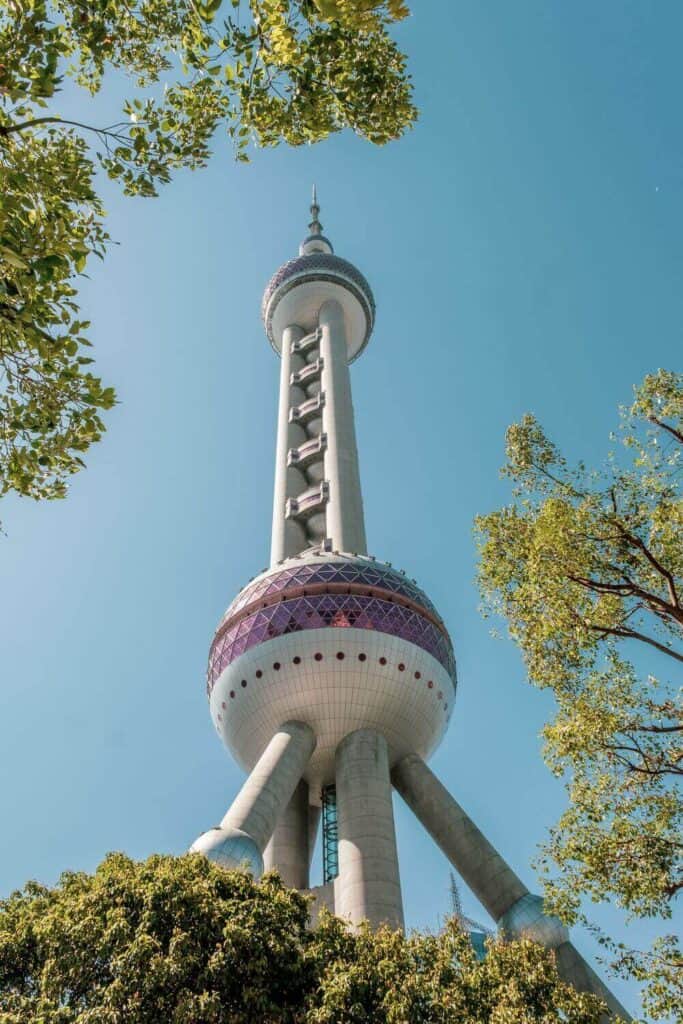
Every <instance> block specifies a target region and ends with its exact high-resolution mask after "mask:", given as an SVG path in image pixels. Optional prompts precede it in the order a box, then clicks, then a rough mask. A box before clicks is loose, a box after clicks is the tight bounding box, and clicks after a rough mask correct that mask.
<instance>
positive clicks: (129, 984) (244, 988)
mask: <svg viewBox="0 0 683 1024" xmlns="http://www.w3.org/2000/svg"><path fill="white" fill-rule="evenodd" d="M307 922H308V899H307V897H305V896H303V895H302V894H300V893H298V892H296V891H294V890H288V889H285V888H284V886H283V885H282V883H281V881H280V879H279V878H278V876H277V875H274V874H271V875H267V876H265V877H264V878H263V879H262V880H261V882H258V883H257V882H254V881H253V879H252V878H251V876H249V875H247V874H244V873H242V872H238V871H237V872H236V871H233V872H227V871H224V870H223V869H222V868H219V867H216V866H215V865H213V864H211V863H210V862H209V861H208V860H206V859H205V858H203V857H201V856H200V855H198V854H193V855H187V856H184V857H162V856H155V857H151V858H150V859H149V860H147V861H145V862H144V863H136V862H134V861H132V860H130V859H129V858H127V857H125V856H124V855H122V854H111V855H110V856H109V857H107V858H106V859H105V860H104V861H103V863H102V864H101V865H100V867H99V868H98V869H97V871H96V872H95V874H94V875H87V874H82V873H78V874H77V873H66V874H64V875H62V878H61V880H60V882H59V884H58V885H57V886H56V887H55V888H53V889H48V888H45V887H43V886H40V885H37V884H36V883H29V884H28V885H27V886H26V887H25V888H24V890H23V891H21V892H17V893H14V894H13V895H12V896H10V897H9V898H8V899H6V900H4V901H2V902H0V1021H1V1022H2V1024H90V1022H92V1024H95V1022H97V1024H159V1021H164V1022H165V1024H362V1022H368V1024H370V1022H371V1024H404V1022H407V1021H410V1024H483V1022H489V1021H490V1022H491V1024H503V1022H506V1024H508V1022H509V1024H517V1022H519V1024H532V1022H534V1021H537V1022H539V1024H553V1022H555V1021H557V1020H558V1019H561V1020H563V1021H565V1022H566V1024H597V1021H598V1019H599V1014H600V1011H601V1004H600V1001H599V1000H598V999H596V997H595V996H589V995H585V994H579V993H577V992H575V991H574V990H573V989H572V988H571V987H570V986H568V985H566V984H565V983H564V982H562V981H560V979H559V978H558V975H557V972H556V970H555V964H554V960H553V956H552V954H551V953H549V952H548V951H547V950H544V949H543V948H541V947H540V946H536V945H534V944H533V943H531V942H527V941H525V942H517V943H510V944H505V943H502V942H497V941H494V940H490V941H489V953H488V956H487V958H486V960H485V961H483V962H480V961H478V960H477V957H476V956H475V954H474V951H473V949H472V946H471V944H470V943H469V940H468V938H467V936H466V934H465V933H464V932H462V931H461V930H460V929H459V927H458V926H457V924H455V923H451V924H450V925H449V926H448V927H447V928H446V930H445V931H444V933H443V934H441V935H438V936H433V935H420V934H414V935H411V936H410V937H406V936H405V935H403V933H401V932H392V931H390V930H389V929H381V930H380V931H378V932H372V931H370V930H369V929H367V928H363V929H361V930H360V931H359V932H357V933H354V932H351V931H350V930H348V929H347V928H346V927H345V925H344V924H343V923H342V922H341V921H340V920H339V919H337V918H333V917H331V916H330V915H324V916H323V919H322V921H321V923H320V924H319V926H318V927H317V928H315V929H309V928H308V927H307Z"/></svg>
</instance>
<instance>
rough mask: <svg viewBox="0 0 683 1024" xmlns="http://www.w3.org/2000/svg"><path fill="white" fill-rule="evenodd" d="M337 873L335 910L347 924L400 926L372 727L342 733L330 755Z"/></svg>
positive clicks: (394, 861) (387, 784)
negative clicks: (333, 756)
mask: <svg viewBox="0 0 683 1024" xmlns="http://www.w3.org/2000/svg"><path fill="white" fill-rule="evenodd" d="M336 781H337V814H338V828H339V875H338V877H337V878H336V879H335V885H334V899H335V912H336V913H337V914H338V916H339V917H343V918H345V919H346V920H347V921H350V922H351V924H353V925H359V924H360V923H361V921H368V922H369V924H370V925H371V926H372V927H373V928H377V927H379V925H381V924H388V925H390V926H391V927H392V928H402V927H403V901H402V899H401V881H400V878H399V873H398V855H397V852H396V833H395V830H394V810H393V807H392V804H391V796H392V794H391V780H390V778H389V754H388V750H387V742H386V740H385V739H384V737H383V736H380V734H379V733H377V732H375V731H374V730H373V729H358V730H357V731H356V732H352V733H350V734H349V735H348V736H345V737H344V739H343V740H342V741H341V743H340V744H339V746H338V747H337V754H336Z"/></svg>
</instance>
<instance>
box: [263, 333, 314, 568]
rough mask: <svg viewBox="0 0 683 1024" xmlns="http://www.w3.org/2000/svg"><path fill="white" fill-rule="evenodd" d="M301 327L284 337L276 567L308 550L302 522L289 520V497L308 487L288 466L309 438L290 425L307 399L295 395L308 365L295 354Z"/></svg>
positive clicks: (275, 519)
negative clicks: (292, 413) (296, 375)
mask: <svg viewBox="0 0 683 1024" xmlns="http://www.w3.org/2000/svg"><path fill="white" fill-rule="evenodd" d="M303 336H304V331H303V330H302V329H301V327H297V326H296V325H292V326H291V327H286V328H285V330H284V332H283V335H282V356H281V362H280V404H279V407H278V421H277V445H276V450H275V490H274V495H273V531H272V540H271V551H270V564H271V565H275V564H276V563H277V562H280V561H281V560H282V559H283V558H288V557H290V556H291V555H296V554H298V553H299V551H301V550H302V549H303V548H305V547H306V539H305V536H304V531H303V528H302V526H301V524H300V523H297V522H296V521H295V520H291V519H286V518H285V504H286V502H287V498H293V497H296V495H297V494H299V493H301V491H302V490H304V488H305V486H306V481H305V479H304V477H303V475H302V473H301V472H300V471H299V470H298V469H296V468H295V467H292V466H288V465H287V453H288V451H289V449H290V448H292V447H294V446H296V445H297V444H300V443H301V442H302V441H303V440H304V439H305V437H306V434H305V431H304V430H302V428H301V427H300V426H298V425H297V424H296V423H290V422H289V410H290V409H291V407H292V405H293V404H294V402H295V401H300V400H302V399H303V397H304V396H303V392H300V391H299V389H296V392H295V394H292V392H293V390H294V389H293V388H292V384H291V375H292V373H293V372H295V371H296V370H300V369H301V368H302V366H304V363H305V361H304V359H303V358H302V357H301V356H298V355H296V354H295V353H293V352H292V345H293V344H294V342H295V341H298V340H299V339H300V338H303Z"/></svg>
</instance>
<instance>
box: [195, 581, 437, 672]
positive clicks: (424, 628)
mask: <svg viewBox="0 0 683 1024" xmlns="http://www.w3.org/2000/svg"><path fill="white" fill-rule="evenodd" d="M327 625H331V626H350V625H355V626H356V627H357V628H361V629H372V630H375V631H376V632H378V633H388V634H389V635H390V636H397V637H401V639H403V640H408V641H410V642H411V643H414V644H416V645H417V646H418V647H421V648H422V649H423V650H425V651H427V652H428V653H429V654H431V655H432V656H433V657H434V658H436V659H437V661H439V662H440V663H441V664H442V665H443V667H444V668H445V669H446V671H447V672H448V674H449V675H450V677H451V679H452V680H453V683H454V684H455V682H456V671H455V659H454V656H453V648H452V646H451V643H450V640H449V639H448V637H447V636H446V635H445V634H444V633H443V632H442V631H441V630H440V629H439V628H438V627H437V626H435V625H434V623H432V622H430V621H429V619H425V618H424V617H423V616H422V615H420V614H419V612H417V611H413V609H411V608H405V607H403V606H402V605H398V604H392V603H391V602H390V601H383V600H381V599H380V598H377V597H359V596H358V595H357V594H355V595H351V594H314V595H311V596H309V597H295V598H291V599H289V600H287V599H285V600H283V601H282V602H281V603H279V604H277V605H271V606H270V607H268V608H260V609H258V610H257V611H255V612H253V613H252V614H251V615H248V616H247V617H246V618H245V619H242V620H241V621H240V622H237V623H235V625H233V626H231V627H230V628H229V629H227V630H226V631H225V632H224V633H222V634H221V635H220V637H218V639H217V640H215V641H214V644H213V646H212V648H211V653H210V656H209V668H208V689H209V692H210V691H211V689H212V688H213V685H214V683H215V682H216V679H217V678H218V676H219V675H220V674H221V672H222V671H223V669H224V668H225V667H226V666H227V665H229V664H230V663H231V662H233V661H234V660H235V659H236V658H238V657H239V656H240V655H241V654H243V653H244V652H245V651H248V650H250V649H251V648H252V647H256V646H257V645H258V644H260V643H262V642H263V640H264V639H269V638H272V637H276V636H282V635H283V634H285V633H289V632H292V631H293V630H294V629H319V628H321V627H324V626H327Z"/></svg>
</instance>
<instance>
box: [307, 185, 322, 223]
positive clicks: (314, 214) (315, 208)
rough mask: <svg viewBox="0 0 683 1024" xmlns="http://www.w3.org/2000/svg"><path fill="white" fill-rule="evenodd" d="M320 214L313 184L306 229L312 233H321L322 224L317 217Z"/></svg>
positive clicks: (316, 193)
mask: <svg viewBox="0 0 683 1024" xmlns="http://www.w3.org/2000/svg"><path fill="white" fill-rule="evenodd" d="M319 215H320V206H319V204H318V192H317V189H316V187H315V185H314V186H313V194H312V196H311V223H310V224H309V225H308V230H309V232H310V233H311V234H312V235H322V233H323V226H322V224H321V223H320V221H319V219H318V217H319Z"/></svg>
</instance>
